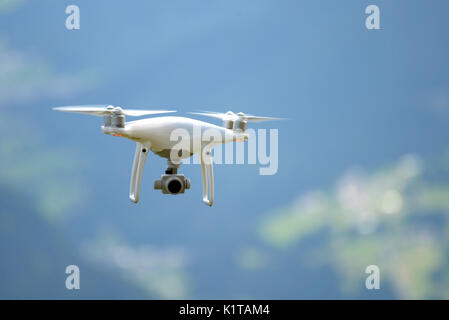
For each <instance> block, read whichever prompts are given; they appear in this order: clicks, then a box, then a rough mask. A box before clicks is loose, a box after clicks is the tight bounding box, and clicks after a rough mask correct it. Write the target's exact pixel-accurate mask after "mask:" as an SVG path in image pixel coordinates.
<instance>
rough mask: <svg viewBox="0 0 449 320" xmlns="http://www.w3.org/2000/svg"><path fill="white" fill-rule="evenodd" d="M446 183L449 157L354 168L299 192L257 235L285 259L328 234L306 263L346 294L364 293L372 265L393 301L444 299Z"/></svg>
mask: <svg viewBox="0 0 449 320" xmlns="http://www.w3.org/2000/svg"><path fill="white" fill-rule="evenodd" d="M448 177H449V157H448V154H446V155H445V156H443V157H441V158H438V159H433V160H428V161H424V160H422V159H420V158H418V157H417V156H413V155H408V156H405V157H403V158H402V159H400V160H399V161H398V162H397V163H394V164H392V165H390V166H388V167H386V168H384V169H380V170H376V171H373V172H364V171H363V170H361V169H355V170H353V171H350V172H349V173H348V174H346V175H344V176H343V177H342V178H341V179H340V180H339V181H338V182H337V184H336V186H335V187H334V188H332V189H330V190H327V191H325V190H316V191H311V192H308V193H304V194H302V195H300V196H299V197H298V199H297V200H296V201H294V202H293V203H292V204H290V205H287V206H285V207H283V208H280V209H279V210H278V211H276V212H274V213H272V214H269V215H267V216H266V217H265V218H264V219H263V221H262V223H261V225H260V229H259V234H260V237H261V239H262V240H263V241H264V243H266V244H267V245H269V247H270V248H273V249H275V251H276V252H289V254H287V255H285V256H284V257H283V259H285V260H287V259H290V258H293V256H294V255H295V254H298V251H301V250H302V248H303V244H304V243H307V241H308V239H311V238H312V239H313V238H314V237H315V238H316V237H317V236H319V235H320V234H322V235H325V236H324V237H322V238H321V240H320V241H318V242H317V243H315V244H314V245H313V250H309V251H310V252H309V255H308V257H306V259H307V261H310V264H312V265H314V266H317V267H318V266H327V267H329V268H331V269H332V270H333V271H334V272H335V274H336V275H337V277H338V284H339V287H340V288H342V289H343V291H342V294H343V296H346V297H359V296H360V295H361V294H362V293H363V291H366V288H365V287H364V285H365V278H366V277H367V275H366V274H365V273H364V272H365V268H366V267H367V266H369V265H377V266H379V268H380V270H381V279H382V280H381V283H382V286H386V287H387V288H389V289H391V290H392V292H393V293H394V296H395V297H397V298H402V299H430V298H438V299H448V298H449V293H448V290H447V288H448V286H449V260H448V259H449V257H448V255H447V253H448V252H449V228H448V225H449V181H448ZM307 261H305V262H304V263H305V264H308V263H309V262H307ZM283 263H286V261H284V262H283ZM281 264H282V262H281Z"/></svg>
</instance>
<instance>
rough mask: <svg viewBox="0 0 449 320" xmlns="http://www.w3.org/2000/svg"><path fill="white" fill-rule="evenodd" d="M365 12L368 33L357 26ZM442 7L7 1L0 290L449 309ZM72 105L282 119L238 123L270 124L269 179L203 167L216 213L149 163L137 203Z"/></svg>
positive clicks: (107, 143)
mask: <svg viewBox="0 0 449 320" xmlns="http://www.w3.org/2000/svg"><path fill="white" fill-rule="evenodd" d="M71 4H76V5H78V6H79V8H80V13H81V29H80V30H72V31H69V30H67V29H66V27H65V20H66V18H67V16H68V15H67V14H65V9H66V7H67V6H68V5H71ZM371 4H375V5H378V6H379V8H380V18H381V30H367V29H366V28H365V19H366V17H367V15H366V14H365V8H366V7H367V6H368V5H371ZM448 11H449V3H448V2H447V1H443V0H432V1H424V0H419V1H418V0H416V1H405V0H396V1H384V0H369V1H365V0H363V1H362V0H350V1H343V0H341V1H335V0H320V1H317V0H302V1H297V0H282V1H273V0H260V1H234V0H231V1H229V0H227V1H224V0H221V1H215V0H214V1H205V0H193V1H106V0H95V1H92V0H89V1H88V0H73V1H65V0H64V1H61V0H58V1H50V0H46V1H30V0H0V112H1V116H0V121H1V136H0V161H1V162H0V163H1V166H0V190H1V191H2V192H0V203H1V206H0V298H4V299H5V298H6V299H10V298H19V299H23V298H32V299H34V298H40V299H47V298H62V299H76V298H87V299H91V298H97V299H105V298H125V299H126V298H153V299H166V298H171V299H178V298H193V299H201V298H202V299H217V298H224V299H232V298H234V299H237V298H256V299H280V298H284V299H304V298H319V299H330V298H338V299H340V298H357V299H379V298H385V299H403V298H412V299H427V298H440V299H447V298H449V259H448V255H447V252H449V129H448V128H449V64H448V60H449V58H448V57H449V45H448V39H449V38H448V31H449V27H448V22H447V12H448ZM74 104H113V105H119V106H122V107H126V106H129V107H141V108H175V109H176V110H178V111H179V114H180V115H186V112H188V111H197V110H214V111H227V110H233V111H235V112H239V111H243V112H246V113H252V114H259V115H268V116H279V117H288V118H291V119H293V120H291V121H283V122H276V123H275V122H272V123H264V124H256V125H252V124H251V127H253V128H256V129H257V128H276V129H278V130H279V170H278V172H277V174H275V175H272V176H261V175H259V165H249V164H246V165H235V166H234V165H216V166H215V197H216V202H215V203H214V206H213V207H212V208H209V207H207V206H205V205H204V204H202V202H201V175H200V168H199V166H198V165H186V166H183V167H181V173H183V174H185V175H186V176H187V177H189V178H190V179H191V183H192V188H191V190H188V191H187V192H186V194H183V195H179V196H176V197H172V196H167V195H162V194H161V193H160V192H157V191H155V190H153V180H154V179H157V178H158V177H159V176H160V174H161V173H162V172H163V170H164V169H165V160H164V159H162V158H159V157H158V156H156V155H153V154H152V155H150V156H149V157H148V159H147V164H146V167H145V170H144V179H143V183H142V190H141V201H140V202H139V203H138V204H137V205H136V204H133V203H131V202H130V201H129V199H128V187H129V175H130V170H131V165H132V157H133V152H134V149H135V145H134V143H132V142H131V141H128V140H125V139H120V138H114V137H111V136H107V135H104V134H103V133H102V132H101V129H100V126H101V124H102V119H101V118H96V117H87V116H83V115H74V114H73V115H72V114H62V113H57V112H54V111H52V110H51V108H52V107H54V106H60V105H74ZM128 120H129V119H128ZM203 120H204V119H203ZM211 122H214V120H211ZM71 264H75V265H77V266H79V268H80V271H81V289H80V290H76V291H75V290H72V291H69V290H67V289H66V288H65V279H66V276H67V275H66V274H65V268H66V266H68V265H71ZM368 265H377V266H379V268H380V272H381V289H380V290H367V289H366V288H365V279H366V277H367V276H368V275H367V274H366V273H365V268H366V267H367V266H368Z"/></svg>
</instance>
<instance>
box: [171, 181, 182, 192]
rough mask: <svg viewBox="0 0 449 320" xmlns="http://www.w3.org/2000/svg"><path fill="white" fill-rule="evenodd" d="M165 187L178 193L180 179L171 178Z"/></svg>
mask: <svg viewBox="0 0 449 320" xmlns="http://www.w3.org/2000/svg"><path fill="white" fill-rule="evenodd" d="M167 189H168V191H170V193H178V192H179V191H181V189H182V184H181V181H179V179H171V180H170V181H169V182H168V185H167Z"/></svg>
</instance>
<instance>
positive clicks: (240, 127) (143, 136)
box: [53, 105, 282, 206]
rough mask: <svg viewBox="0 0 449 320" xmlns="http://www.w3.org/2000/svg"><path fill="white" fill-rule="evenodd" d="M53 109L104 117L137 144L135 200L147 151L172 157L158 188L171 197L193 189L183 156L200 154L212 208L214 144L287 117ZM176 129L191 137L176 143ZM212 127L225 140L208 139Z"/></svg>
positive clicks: (110, 129)
mask: <svg viewBox="0 0 449 320" xmlns="http://www.w3.org/2000/svg"><path fill="white" fill-rule="evenodd" d="M53 110H57V111H63V112H72V113H81V114H88V115H93V116H100V117H103V118H104V124H103V125H102V126H101V129H102V131H103V133H105V134H108V135H112V136H115V137H124V138H127V139H130V140H133V141H135V142H136V151H135V154H134V161H133V165H132V170H131V182H130V189H129V198H130V200H131V201H132V202H134V203H137V202H138V201H139V193H140V184H141V180H142V172H143V167H144V165H145V160H146V158H147V154H148V152H149V151H150V150H151V151H152V152H153V153H155V154H156V155H158V156H160V157H163V158H166V159H167V169H166V170H165V174H162V175H161V179H159V180H155V181H154V189H156V190H161V191H162V193H164V194H171V195H177V194H182V193H184V192H185V190H186V189H190V180H189V179H187V178H186V177H185V176H184V175H182V174H178V168H179V166H180V164H181V160H182V159H185V158H189V157H191V156H193V155H194V154H198V155H199V159H200V163H201V173H202V183H203V202H204V203H205V204H206V205H208V206H212V204H213V202H214V172H213V159H212V148H213V147H214V146H215V145H217V144H220V143H221V144H224V143H228V142H233V141H246V140H248V134H247V133H245V130H246V128H247V123H248V122H261V121H271V120H282V119H281V118H273V117H260V116H254V115H248V114H244V113H242V112H239V113H237V114H235V113H234V112H232V111H228V112H226V113H220V112H212V111H207V112H190V114H196V115H203V116H207V117H213V118H218V119H221V120H222V126H217V125H214V124H211V123H208V122H204V121H200V120H196V119H191V118H187V117H177V116H158V117H152V118H144V119H140V120H136V121H129V122H127V121H126V116H131V117H141V116H150V115H158V114H164V113H173V112H176V111H174V110H140V109H122V108H121V107H117V106H112V105H85V106H67V107H55V108H53ZM198 128H199V130H198ZM175 130H183V132H185V133H187V137H188V139H189V141H187V143H184V144H183V145H182V146H181V147H179V143H178V141H177V140H174V141H172V140H173V139H171V135H172V133H173V132H174V131H175ZM211 130H212V131H213V132H216V133H218V136H219V138H217V139H213V140H211V141H210V140H208V141H203V140H202V138H201V135H202V134H203V133H204V132H207V131H211ZM195 142H197V143H195Z"/></svg>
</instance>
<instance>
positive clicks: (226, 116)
mask: <svg viewBox="0 0 449 320" xmlns="http://www.w3.org/2000/svg"><path fill="white" fill-rule="evenodd" d="M189 113H190V114H197V115H201V116H206V117H213V118H218V119H221V120H223V121H226V120H228V121H236V120H243V121H248V122H262V121H275V120H287V119H285V118H273V117H261V116H255V115H252V114H244V113H243V112H239V113H237V114H235V113H234V112H232V111H228V112H226V113H222V112H215V111H203V112H189Z"/></svg>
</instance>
